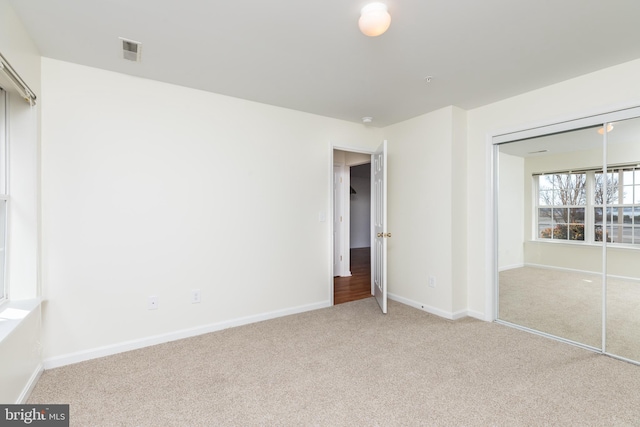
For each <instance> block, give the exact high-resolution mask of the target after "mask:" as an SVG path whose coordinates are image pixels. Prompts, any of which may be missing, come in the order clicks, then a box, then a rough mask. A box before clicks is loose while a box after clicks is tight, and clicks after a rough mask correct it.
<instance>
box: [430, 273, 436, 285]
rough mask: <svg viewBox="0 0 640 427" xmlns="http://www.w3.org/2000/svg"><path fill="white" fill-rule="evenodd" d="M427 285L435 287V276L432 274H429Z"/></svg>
mask: <svg viewBox="0 0 640 427" xmlns="http://www.w3.org/2000/svg"><path fill="white" fill-rule="evenodd" d="M429 287H430V288H435V287H436V278H435V277H433V276H429Z"/></svg>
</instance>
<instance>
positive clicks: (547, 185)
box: [538, 175, 553, 190]
mask: <svg viewBox="0 0 640 427" xmlns="http://www.w3.org/2000/svg"><path fill="white" fill-rule="evenodd" d="M538 188H539V189H540V190H551V189H553V176H549V175H540V176H539V177H538Z"/></svg>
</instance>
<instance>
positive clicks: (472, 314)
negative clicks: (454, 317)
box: [467, 310, 493, 322]
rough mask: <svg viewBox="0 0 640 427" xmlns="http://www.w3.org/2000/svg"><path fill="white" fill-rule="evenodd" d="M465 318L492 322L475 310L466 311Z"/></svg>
mask: <svg viewBox="0 0 640 427" xmlns="http://www.w3.org/2000/svg"><path fill="white" fill-rule="evenodd" d="M467 316H469V317H473V318H474V319H478V320H483V321H485V322H492V321H493V319H487V316H485V314H484V313H481V312H479V311H475V310H467Z"/></svg>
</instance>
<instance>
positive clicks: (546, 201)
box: [538, 190, 553, 206]
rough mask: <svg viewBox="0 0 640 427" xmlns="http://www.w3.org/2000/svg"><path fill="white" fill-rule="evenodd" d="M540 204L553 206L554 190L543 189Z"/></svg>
mask: <svg viewBox="0 0 640 427" xmlns="http://www.w3.org/2000/svg"><path fill="white" fill-rule="evenodd" d="M538 204H540V206H551V205H552V204H553V190H544V191H541V192H540V197H539V200H538Z"/></svg>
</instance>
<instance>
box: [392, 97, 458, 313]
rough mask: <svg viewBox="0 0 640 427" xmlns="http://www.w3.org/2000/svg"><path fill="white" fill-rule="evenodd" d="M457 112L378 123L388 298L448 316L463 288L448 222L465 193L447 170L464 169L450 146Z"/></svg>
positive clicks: (455, 143) (455, 233) (453, 233)
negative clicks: (385, 155)
mask: <svg viewBox="0 0 640 427" xmlns="http://www.w3.org/2000/svg"><path fill="white" fill-rule="evenodd" d="M460 116H463V112H462V110H460V109H457V108H455V107H447V108H443V109H440V110H437V111H434V112H432V113H429V114H426V115H423V116H420V117H417V118H415V119H411V120H407V121H405V122H402V123H398V124H396V125H393V126H389V127H387V128H385V129H384V133H385V139H387V140H389V163H388V172H389V183H388V191H389V207H388V209H389V219H388V229H389V232H391V233H392V237H391V238H390V239H389V241H388V271H389V273H388V283H389V292H390V293H391V294H392V296H393V298H395V299H398V300H400V301H402V302H405V303H408V304H411V305H413V306H416V307H419V308H424V309H425V310H427V311H430V312H432V313H435V314H439V315H442V316H445V317H449V318H451V317H455V316H457V315H458V314H457V313H456V310H457V306H456V303H455V301H456V300H459V299H460V298H458V293H459V292H460V291H464V289H465V288H466V283H464V281H463V282H462V283H454V276H455V275H456V274H457V272H455V271H454V268H460V269H462V270H461V271H463V272H464V271H465V269H466V266H465V262H464V260H465V258H466V250H463V251H462V253H459V252H457V251H459V250H460V246H458V245H460V244H461V242H460V241H459V240H458V239H459V237H460V235H461V234H460V231H459V230H454V229H453V228H455V227H456V226H457V221H456V220H457V219H458V215H462V216H464V210H463V211H462V212H455V209H457V208H458V203H459V198H462V199H464V198H465V194H466V191H465V189H464V188H463V187H460V185H461V182H460V180H459V178H458V177H455V176H454V175H455V174H457V173H460V174H462V176H464V169H465V157H464V155H462V156H460V157H459V154H460V153H456V152H455V149H456V148H457V147H458V145H459V144H460V143H462V144H464V138H462V139H460V138H459V137H457V136H456V133H457V131H458V130H459V127H460V126H461V125H460V122H461V120H460ZM462 121H463V120H462ZM454 131H455V132H454ZM462 153H464V150H463V151H462ZM464 184H466V181H464ZM462 204H463V205H464V202H462ZM460 208H461V209H464V207H463V206H461V207H460ZM463 219H464V218H463ZM463 222H464V221H463ZM465 225H466V224H463V225H462V230H463V231H462V233H464V228H465ZM462 247H464V243H463V244H462ZM454 251H456V252H455V253H454ZM460 261H461V262H460ZM429 276H433V277H434V278H435V282H436V283H435V287H434V288H431V287H429V286H428V278H429Z"/></svg>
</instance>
